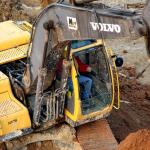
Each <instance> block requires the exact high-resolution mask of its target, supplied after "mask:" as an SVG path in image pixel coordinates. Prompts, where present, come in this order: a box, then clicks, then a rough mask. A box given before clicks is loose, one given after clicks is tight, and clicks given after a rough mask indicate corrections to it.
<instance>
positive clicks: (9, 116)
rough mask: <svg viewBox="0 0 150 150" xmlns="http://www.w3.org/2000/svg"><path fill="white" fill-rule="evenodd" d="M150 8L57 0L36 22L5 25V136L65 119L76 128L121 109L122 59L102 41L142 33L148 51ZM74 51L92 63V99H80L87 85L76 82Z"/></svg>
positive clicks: (0, 51) (0, 100)
mask: <svg viewBox="0 0 150 150" xmlns="http://www.w3.org/2000/svg"><path fill="white" fill-rule="evenodd" d="M149 9H150V1H148V2H147V5H146V7H145V9H144V13H143V15H141V14H138V13H135V12H130V11H123V10H119V9H118V10H117V9H112V8H109V7H104V5H101V4H96V5H95V4H93V3H88V4H87V3H85V2H84V1H80V2H79V1H78V0H77V1H75V3H74V2H71V3H70V2H68V1H58V2H57V3H52V4H50V5H48V6H47V7H46V8H45V9H43V11H42V12H41V13H40V14H39V16H38V17H37V19H36V21H35V23H34V24H33V26H32V25H30V24H29V23H28V22H25V21H22V22H14V21H6V22H2V23H0V35H1V41H0V140H1V141H7V140H11V139H13V138H16V137H19V136H23V135H25V134H30V133H32V132H34V131H36V130H44V129H45V128H48V127H51V126H54V125H55V124H58V123H60V122H62V121H66V122H67V123H68V124H70V125H71V126H72V127H76V126H79V125H82V124H85V123H88V122H92V121H94V120H98V119H102V118H105V117H107V116H108V115H109V114H110V112H111V111H112V109H113V108H116V109H118V108H119V107H120V103H119V82H118V75H117V69H116V66H121V65H122V63H123V60H122V59H120V58H118V57H117V56H115V55H114V54H113V52H112V50H111V49H107V48H106V46H105V42H104V40H105V39H112V38H122V37H128V36H133V37H137V38H138V37H141V36H145V39H146V45H147V51H148V54H149V52H150V46H149V43H150V41H149V40H150V37H149V30H150V19H149V16H150V14H149V12H150V11H149ZM76 57H78V58H80V60H81V61H82V62H83V63H85V64H87V65H89V66H90V67H91V68H92V71H91V73H90V76H89V78H90V79H91V80H92V87H91V95H90V97H89V98H88V99H84V98H82V94H83V92H85V84H86V83H84V84H82V85H81V84H80V83H79V76H81V73H80V72H79V71H78V68H77V65H76V61H75V58H76ZM61 60H62V63H61V64H60V63H59V62H60V61H61ZM58 68H62V71H61V73H60V74H59V75H60V77H58V73H57V69H58ZM85 76H86V75H85ZM68 81H71V86H70V84H69V83H68ZM116 95H117V98H118V100H117V101H116V103H115V96H116ZM116 105H117V106H116Z"/></svg>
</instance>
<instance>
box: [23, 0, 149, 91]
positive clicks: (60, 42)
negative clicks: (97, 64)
mask: <svg viewBox="0 0 150 150" xmlns="http://www.w3.org/2000/svg"><path fill="white" fill-rule="evenodd" d="M149 3H150V1H148V5H147V7H146V8H145V10H146V11H145V12H146V13H144V17H143V16H142V15H139V14H136V13H135V12H130V11H122V10H116V9H115V10H113V9H111V8H97V7H96V8H94V7H90V6H89V8H80V7H75V6H71V5H67V4H62V3H54V4H51V5H49V6H48V7H47V8H45V9H44V10H43V11H42V13H41V14H40V15H39V16H38V17H37V20H36V22H35V24H34V27H35V30H34V34H33V37H32V51H31V55H30V58H29V65H28V66H30V67H29V68H27V70H28V71H27V72H28V74H27V73H25V76H24V77H25V78H24V79H27V81H26V80H24V84H25V89H27V88H28V92H30V90H31V87H32V89H34V88H33V86H34V85H35V82H36V81H37V76H38V70H39V69H40V68H42V67H43V66H44V65H45V63H46V62H45V60H46V59H47V56H48V55H50V57H51V59H50V63H49V64H52V65H51V70H53V69H54V68H55V66H56V63H57V61H56V59H57V58H56V57H58V55H59V54H60V52H61V50H62V49H64V45H65V44H64V42H66V41H71V40H85V39H112V38H114V39H116V38H122V37H134V38H135V37H136V38H138V37H141V36H145V37H146V38H147V37H148V36H147V33H148V32H149V25H150V23H149V22H150V21H149V20H147V17H146V16H148V14H149V11H148V10H149ZM144 18H145V19H144ZM147 40H148V41H149V38H147ZM48 43H49V44H48ZM148 43H149V42H148ZM47 45H49V47H47ZM57 46H59V48H58V47H57ZM56 47H57V48H56ZM149 51H150V50H149V47H148V52H149ZM51 54H52V55H51ZM29 74H30V75H29ZM52 80H53V77H52ZM49 84H51V82H50V83H49Z"/></svg>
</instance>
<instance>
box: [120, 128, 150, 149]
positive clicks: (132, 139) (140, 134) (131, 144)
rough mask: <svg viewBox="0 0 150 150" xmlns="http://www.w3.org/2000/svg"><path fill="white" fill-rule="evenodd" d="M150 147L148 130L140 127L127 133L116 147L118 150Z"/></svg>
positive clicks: (149, 131)
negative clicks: (133, 131)
mask: <svg viewBox="0 0 150 150" xmlns="http://www.w3.org/2000/svg"><path fill="white" fill-rule="evenodd" d="M149 148H150V130H147V129H142V130H139V131H137V132H135V133H131V134H129V136H127V138H126V139H125V140H124V141H122V142H121V143H120V145H119V147H118V149H119V150H148V149H149Z"/></svg>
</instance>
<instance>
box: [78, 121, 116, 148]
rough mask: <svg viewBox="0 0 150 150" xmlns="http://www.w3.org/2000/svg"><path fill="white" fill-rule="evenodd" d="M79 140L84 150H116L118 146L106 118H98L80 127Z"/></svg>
mask: <svg viewBox="0 0 150 150" xmlns="http://www.w3.org/2000/svg"><path fill="white" fill-rule="evenodd" d="M77 140H78V141H79V143H80V145H81V147H82V148H83V150H116V149H117V146H118V143H117V141H116V139H115V137H114V135H113V133H112V131H111V129H110V127H109V124H108V122H107V121H106V120H98V121H95V122H91V123H88V124H85V125H82V126H80V127H78V128H77Z"/></svg>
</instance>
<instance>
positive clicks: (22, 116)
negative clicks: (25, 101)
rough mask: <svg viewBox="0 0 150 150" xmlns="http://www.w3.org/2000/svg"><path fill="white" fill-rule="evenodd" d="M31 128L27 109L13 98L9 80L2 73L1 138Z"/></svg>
mask: <svg viewBox="0 0 150 150" xmlns="http://www.w3.org/2000/svg"><path fill="white" fill-rule="evenodd" d="M30 127H31V120H30V116H29V113H28V110H27V108H26V107H24V106H23V105H22V104H21V103H20V102H19V101H18V100H17V99H16V98H15V97H14V96H13V93H12V91H11V86H10V83H9V79H8V78H7V76H6V75H4V74H3V73H2V72H0V136H2V135H6V134H8V133H11V132H14V131H17V130H20V129H25V128H30Z"/></svg>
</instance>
